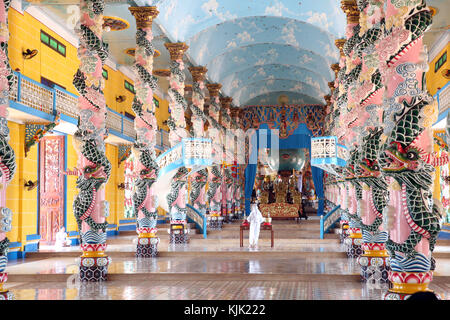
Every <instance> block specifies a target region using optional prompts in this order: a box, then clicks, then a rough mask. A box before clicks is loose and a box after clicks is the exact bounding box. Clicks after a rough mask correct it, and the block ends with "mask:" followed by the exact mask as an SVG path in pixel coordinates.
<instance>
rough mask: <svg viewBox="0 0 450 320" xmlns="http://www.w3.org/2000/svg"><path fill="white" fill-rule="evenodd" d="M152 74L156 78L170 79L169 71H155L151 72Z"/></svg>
mask: <svg viewBox="0 0 450 320" xmlns="http://www.w3.org/2000/svg"><path fill="white" fill-rule="evenodd" d="M153 74H154V75H155V76H158V77H170V70H169V69H155V70H153Z"/></svg>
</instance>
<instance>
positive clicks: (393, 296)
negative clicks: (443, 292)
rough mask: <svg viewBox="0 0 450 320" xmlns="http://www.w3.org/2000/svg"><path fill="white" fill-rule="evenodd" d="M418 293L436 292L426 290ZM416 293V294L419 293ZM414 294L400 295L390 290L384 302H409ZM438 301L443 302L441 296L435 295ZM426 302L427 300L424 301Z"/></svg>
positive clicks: (384, 296)
mask: <svg viewBox="0 0 450 320" xmlns="http://www.w3.org/2000/svg"><path fill="white" fill-rule="evenodd" d="M417 292H430V293H433V294H434V292H433V291H432V290H426V291H417ZM417 292H415V293H417ZM412 295H413V294H412V293H399V292H394V291H391V290H388V291H387V292H385V293H384V294H383V296H382V300H408V299H409V298H410V297H411V296H412ZM434 295H435V297H436V299H437V300H441V297H439V295H437V294H434ZM436 299H429V300H436ZM422 300H425V299H422Z"/></svg>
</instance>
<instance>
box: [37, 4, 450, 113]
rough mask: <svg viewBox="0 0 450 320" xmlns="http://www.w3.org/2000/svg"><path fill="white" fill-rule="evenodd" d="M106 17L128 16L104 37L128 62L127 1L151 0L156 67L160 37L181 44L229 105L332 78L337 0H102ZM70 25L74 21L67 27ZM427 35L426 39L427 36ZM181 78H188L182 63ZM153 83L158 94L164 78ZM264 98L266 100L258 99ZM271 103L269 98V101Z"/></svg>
mask: <svg viewBox="0 0 450 320" xmlns="http://www.w3.org/2000/svg"><path fill="white" fill-rule="evenodd" d="M105 2H106V7H105V15H108V16H116V17H119V18H121V19H124V20H127V21H128V23H129V25H130V26H129V28H128V29H126V30H122V31H114V32H109V33H106V34H105V35H104V38H105V41H106V42H107V43H108V44H109V48H110V51H111V56H112V57H113V58H114V60H115V61H117V62H118V63H119V64H123V65H128V66H130V65H132V64H133V62H134V58H133V57H130V56H128V55H126V54H125V53H124V50H125V49H127V48H132V47H134V46H135V32H136V23H135V21H134V18H133V17H132V15H131V14H130V12H129V11H128V7H129V6H130V5H133V6H150V5H155V6H157V8H158V10H159V12H160V13H159V15H158V17H157V18H156V20H155V23H154V24H153V33H154V36H155V38H154V40H153V43H154V45H155V47H156V49H157V50H158V51H159V52H160V53H161V56H160V57H158V58H156V59H155V60H154V67H155V69H167V68H168V66H169V63H170V61H169V55H168V52H167V50H166V49H165V47H164V43H165V42H167V41H171V42H178V41H182V42H186V43H187V44H188V45H189V50H188V51H187V54H186V61H189V63H188V65H190V64H192V65H204V66H206V67H207V68H208V70H209V71H208V73H207V80H208V81H209V82H219V83H221V84H222V90H221V93H222V95H225V96H230V97H232V98H233V102H234V104H235V105H236V106H244V105H248V104H276V103H277V101H278V97H279V96H280V95H281V94H283V95H286V96H288V97H289V103H298V104H301V103H302V102H303V103H321V104H324V103H325V101H324V99H323V96H324V95H326V94H328V93H329V88H328V86H327V82H329V81H332V80H333V79H334V76H333V74H332V72H331V69H330V64H332V63H335V62H337V59H338V54H339V52H338V50H337V48H336V47H335V45H334V40H335V39H336V38H342V37H343V36H344V32H345V25H346V19H345V14H344V13H343V12H342V10H341V8H340V1H339V0H301V1H299V0H105ZM30 3H32V4H31V5H36V6H41V7H46V8H47V9H49V11H51V12H52V13H53V14H55V15H56V16H57V18H59V19H60V21H62V22H61V23H62V24H65V22H66V21H69V20H70V19H71V11H70V10H69V8H70V6H74V4H75V5H77V2H76V1H75V2H74V1H73V0H40V1H39V3H36V2H35V1H33V2H31V1H30ZM427 3H428V4H429V5H431V6H434V7H435V8H437V14H436V16H435V17H433V26H432V28H431V31H429V32H427V34H426V35H425V37H424V41H425V43H426V44H427V45H431V44H432V43H433V42H432V41H431V40H432V39H434V38H436V37H437V36H438V35H439V34H440V32H441V31H442V30H444V29H446V28H447V29H448V27H447V25H448V19H447V15H445V12H448V8H449V6H450V5H449V2H448V0H427ZM69 29H73V26H69ZM427 39H429V40H427ZM186 76H187V77H186V79H187V83H191V81H192V79H191V76H190V74H189V72H188V71H187V68H186ZM158 85H159V86H160V87H161V89H162V91H163V92H165V91H166V90H167V87H168V82H167V79H164V78H160V79H159V82H158ZM264 101H267V103H266V102H264ZM269 102H270V103H269Z"/></svg>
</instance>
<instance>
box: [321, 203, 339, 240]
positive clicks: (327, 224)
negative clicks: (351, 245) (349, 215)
mask: <svg viewBox="0 0 450 320" xmlns="http://www.w3.org/2000/svg"><path fill="white" fill-rule="evenodd" d="M340 208H341V206H340V205H339V206H337V207H334V208H333V209H332V210H331V211H330V212H328V213H327V214H326V215H323V216H320V239H323V238H324V236H325V233H327V232H328V231H329V230H330V228H331V227H332V226H333V224H334V223H335V222H337V221H338V220H339V219H340V218H341V215H340V212H339V210H338V209H340Z"/></svg>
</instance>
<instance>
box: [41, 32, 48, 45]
mask: <svg viewBox="0 0 450 320" xmlns="http://www.w3.org/2000/svg"><path fill="white" fill-rule="evenodd" d="M41 41H42V42H43V43H45V44H48V43H49V41H50V39H49V37H48V35H46V34H45V33H44V32H42V31H41Z"/></svg>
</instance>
